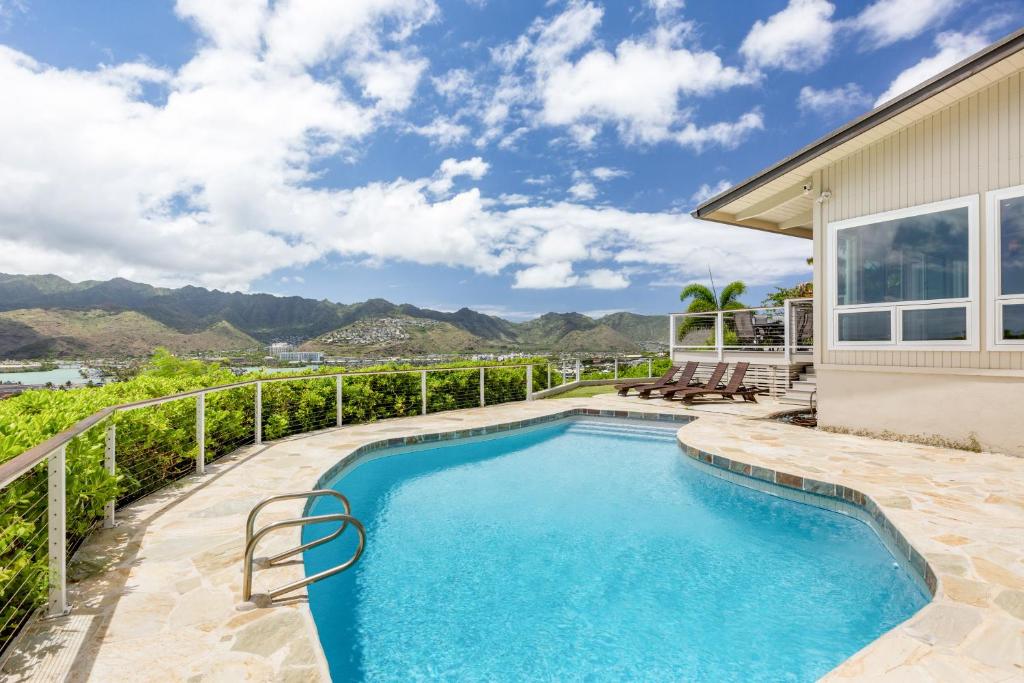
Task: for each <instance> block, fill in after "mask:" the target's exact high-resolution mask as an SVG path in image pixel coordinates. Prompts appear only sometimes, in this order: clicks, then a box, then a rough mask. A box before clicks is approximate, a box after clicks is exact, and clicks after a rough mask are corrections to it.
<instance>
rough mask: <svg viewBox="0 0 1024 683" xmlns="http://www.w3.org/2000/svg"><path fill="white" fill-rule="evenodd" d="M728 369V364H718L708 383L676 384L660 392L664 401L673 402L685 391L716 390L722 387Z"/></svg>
mask: <svg viewBox="0 0 1024 683" xmlns="http://www.w3.org/2000/svg"><path fill="white" fill-rule="evenodd" d="M728 367H729V364H728V363H718V364H717V365H715V369H714V370H712V371H711V376H710V377H709V378H708V381H707V382H705V383H704V384H702V385H701V384H698V385H696V386H689V385H687V384H674V385H672V386H668V387H662V388H661V389H659V390H658V391H659V392H661V397H662V398H663V399H665V400H667V401H671V400H672V397H674V396H675V395H676V394H678V393H681V392H684V391H690V390H691V389H692V390H697V389H703V388H705V387H710V388H712V389H714V388H716V387H718V386H719V385H720V383H721V381H722V377H724V376H725V371H726V369H728Z"/></svg>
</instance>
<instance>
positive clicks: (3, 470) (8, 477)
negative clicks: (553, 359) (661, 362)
mask: <svg viewBox="0 0 1024 683" xmlns="http://www.w3.org/2000/svg"><path fill="white" fill-rule="evenodd" d="M531 365H534V364H531V363H515V364H509V365H478V366H473V367H468V368H426V370H427V372H437V371H440V370H462V369H465V370H476V369H479V368H481V367H482V368H485V369H488V370H499V369H506V370H507V369H512V368H526V367H530V366H531ZM423 370H424V368H419V369H410V370H352V371H348V372H346V371H342V372H323V373H315V374H309V375H285V376H279V375H275V376H273V377H261V378H259V379H249V380H243V381H241V382H232V383H230V384H219V385H215V386H211V387H203V388H202V389H192V390H190V391H183V392H181V393H178V394H171V395H169V396H158V397H155V398H147V399H144V400H141V401H133V402H130V403H121V404H119V405H114V406H107V407H106V408H101V409H100V410H98V411H96V412H95V413H93V414H92V415H89V416H88V417H85V418H82V419H81V420H79V421H78V422H76V423H75V424H73V425H72V426H71V427H69V428H67V429H65V430H64V431H63V432H60V433H59V434H55V435H53V436H51V437H50V438H49V439H47V440H46V441H43V442H42V443H40V444H36V445H35V446H33V447H32V448H29V449H28V450H25V451H23V452H22V453H20V454H18V455H16V456H14V457H13V458H11V459H10V460H7V461H6V462H3V463H0V488H3V487H5V486H7V484H9V483H11V482H12V481H14V480H15V479H17V478H18V477H20V476H21V475H22V474H24V473H25V472H28V471H29V470H30V469H32V468H33V467H35V466H36V465H38V464H39V463H41V462H43V461H44V460H45V459H46V457H47V456H48V455H50V453H52V452H54V451H55V450H57V449H58V448H60V447H61V446H63V445H64V444H66V443H68V442H69V441H71V440H72V439H73V438H75V437H76V436H78V435H80V434H82V433H83V432H84V431H86V430H87V429H89V428H90V427H92V426H93V425H95V424H97V423H98V422H100V421H102V420H104V419H106V418H108V417H110V416H111V415H113V414H114V412H115V411H120V412H124V411H128V410H136V409H138V408H147V407H149V406H155V405H159V404H161V403H169V402H171V401H178V400H181V399H185V398H198V397H199V396H201V395H205V394H213V393H217V392H219V391H227V390H229V389H238V388H239V387H246V386H253V385H255V384H257V383H270V382H288V381H302V380H315V379H327V378H334V377H361V376H362V377H365V376H369V375H403V374H409V373H419V372H422V371H423Z"/></svg>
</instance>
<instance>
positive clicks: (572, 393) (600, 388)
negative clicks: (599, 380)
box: [547, 384, 615, 398]
mask: <svg viewBox="0 0 1024 683" xmlns="http://www.w3.org/2000/svg"><path fill="white" fill-rule="evenodd" d="M613 391H615V387H614V386H612V385H611V384H603V385H602V384H599V385H597V386H590V387H576V388H575V389H570V390H569V391H567V392H565V393H564V394H556V395H554V396H548V397H547V398H589V397H591V396H597V395H598V394H610V393H612V392H613Z"/></svg>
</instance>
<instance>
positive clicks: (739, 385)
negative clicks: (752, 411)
mask: <svg viewBox="0 0 1024 683" xmlns="http://www.w3.org/2000/svg"><path fill="white" fill-rule="evenodd" d="M748 367H750V363H737V364H736V367H735V368H733V371H732V377H730V378H729V383H728V384H726V385H725V387H724V388H722V389H708V388H704V387H701V388H693V389H685V390H683V391H682V392H681V393H680V398H681V399H682V400H683V403H693V399H695V398H697V397H698V396H707V395H717V396H721V397H722V398H727V399H729V400H733V399H735V398H736V397H737V396H741V397H742V398H743V400H744V401H750V402H752V403H757V395H758V394H760V393H763V392H764V390H763V389H761V388H759V387H748V386H744V385H743V377H744V376H745V375H746V374H747V368H748Z"/></svg>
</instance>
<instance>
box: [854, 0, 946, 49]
mask: <svg viewBox="0 0 1024 683" xmlns="http://www.w3.org/2000/svg"><path fill="white" fill-rule="evenodd" d="M957 5H958V0H877V2H874V3H872V4H870V5H868V6H867V7H865V8H864V10H863V11H862V12H861V13H860V14H858V15H857V16H856V17H855V18H854V19H853V21H852V22H851V25H852V27H853V28H855V29H857V30H859V31H863V32H864V35H865V40H866V41H867V43H868V45H869V46H870V47H875V48H877V47H885V46H886V45H891V44H893V43H895V42H898V41H900V40H908V39H910V38H915V37H917V36H919V35H921V33H923V32H924V31H925V29H928V28H930V27H932V26H934V25H936V24H938V23H940V22H941V21H942V20H943V19H945V18H946V17H947V16H948V15H949V13H950V12H951V11H952V10H954V9H955V8H956V7H957Z"/></svg>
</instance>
